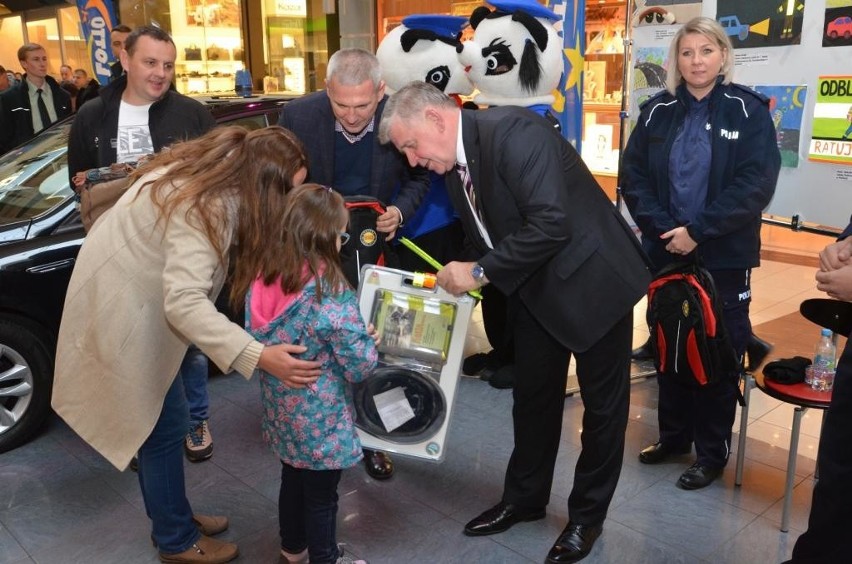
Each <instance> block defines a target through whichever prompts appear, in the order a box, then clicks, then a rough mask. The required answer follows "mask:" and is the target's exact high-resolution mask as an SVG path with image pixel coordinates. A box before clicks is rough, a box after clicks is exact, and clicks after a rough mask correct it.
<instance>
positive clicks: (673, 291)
mask: <svg viewBox="0 0 852 564" xmlns="http://www.w3.org/2000/svg"><path fill="white" fill-rule="evenodd" d="M646 315H647V321H648V330H649V331H650V334H651V348H652V350H653V353H654V367H655V368H656V369H657V372H658V373H659V374H660V376H661V377H663V378H670V379H672V380H674V381H677V382H679V383H680V384H682V385H687V386H697V387H700V386H706V385H708V384H713V383H715V382H718V381H719V380H720V379H722V377H724V376H725V375H726V374H730V373H731V372H737V371H739V369H740V363H739V361H738V360H737V355H736V351H735V350H734V347H733V345H732V344H731V341H730V338H729V337H728V333H727V330H726V329H725V324H724V323H723V321H722V304H721V303H720V300H719V298H718V296H717V294H716V286H715V284H714V283H713V276H712V275H711V274H710V272H708V271H707V269H705V268H704V267H702V266H699V265H698V264H695V263H688V262H676V263H673V264H670V265H669V266H667V267H665V268H663V269H662V270H661V271H660V272H659V273H658V274H657V275H656V276H655V277H654V279H653V280H652V281H651V284H650V285H649V287H648V308H647V314H646Z"/></svg>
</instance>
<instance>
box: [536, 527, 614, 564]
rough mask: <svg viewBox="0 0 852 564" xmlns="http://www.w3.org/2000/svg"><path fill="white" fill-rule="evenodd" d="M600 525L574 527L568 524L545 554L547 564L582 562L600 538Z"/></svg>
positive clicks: (601, 529) (601, 528)
mask: <svg viewBox="0 0 852 564" xmlns="http://www.w3.org/2000/svg"><path fill="white" fill-rule="evenodd" d="M602 531H603V527H602V526H601V525H594V526H593V525H575V524H573V523H568V525H567V526H566V527H565V530H564V531H562V534H561V535H559V538H558V539H556V542H555V543H554V545H553V548H551V549H550V552H548V553H547V562H548V564H565V563H566V562H577V561H578V560H582V559H583V558H585V557H586V556H588V555H589V553H590V552H591V551H592V547H593V546H594V545H595V541H596V540H597V539H598V537H599V536H601V532H602Z"/></svg>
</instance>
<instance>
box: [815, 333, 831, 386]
mask: <svg viewBox="0 0 852 564" xmlns="http://www.w3.org/2000/svg"><path fill="white" fill-rule="evenodd" d="M831 337H832V334H831V329H823V330H822V332H821V333H820V337H819V342H817V346H816V350H815V351H814V367H813V380H812V381H811V388H813V389H814V390H818V391H820V392H828V391H830V390H831V388H832V387H833V386H834V369H835V362H836V357H837V348H836V347H835V345H834V340H833V339H832V338H831Z"/></svg>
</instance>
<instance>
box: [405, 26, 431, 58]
mask: <svg viewBox="0 0 852 564" xmlns="http://www.w3.org/2000/svg"><path fill="white" fill-rule="evenodd" d="M437 38H438V35H437V34H436V33H435V32H434V31H429V30H426V29H406V30H405V31H403V32H402V35H401V36H400V38H399V44H400V45H401V46H402V50H403V51H405V52H406V53H408V52H409V51H411V48H412V47H414V45H415V43H417V42H418V41H420V40H421V39H423V40H424V41H435V40H436V39H437Z"/></svg>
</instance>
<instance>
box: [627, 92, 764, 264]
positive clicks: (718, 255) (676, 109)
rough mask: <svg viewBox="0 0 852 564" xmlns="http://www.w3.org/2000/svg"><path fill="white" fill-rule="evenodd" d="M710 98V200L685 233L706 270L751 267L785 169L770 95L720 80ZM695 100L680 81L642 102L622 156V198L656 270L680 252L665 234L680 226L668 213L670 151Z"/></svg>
mask: <svg viewBox="0 0 852 564" xmlns="http://www.w3.org/2000/svg"><path fill="white" fill-rule="evenodd" d="M709 96H710V123H709V127H710V129H711V132H712V133H711V135H712V137H711V138H712V141H711V147H712V159H711V164H710V176H709V180H708V187H707V200H706V202H705V203H704V206H703V209H702V210H701V211H700V212H699V213H698V215H697V216H696V217H695V219H694V220H693V221H692V222H691V223H690V224H688V225H687V231H688V232H689V235H690V237H692V239H693V240H694V241H695V242H696V243H698V248H697V251H698V253H699V256H700V257H701V260H702V261H703V263H704V265H705V266H706V267H707V268H708V269H710V270H724V269H747V268H752V267H755V266H758V265H759V264H760V215H761V212H762V210H763V209H764V208H765V207H766V206H767V205H768V204H769V201H770V200H771V199H772V195H773V194H774V193H775V184H776V182H777V180H778V172H779V170H780V168H781V154H780V152H779V150H778V144H777V137H776V132H775V127H774V125H773V123H772V118H771V116H770V114H769V101H768V99H767V98H766V97H765V96H763V95H761V94H759V93H757V92H754V91H753V90H751V89H749V88H746V87H745V86H740V85H738V84H722V83H721V79H720V80H719V82H718V83H717V84H716V86H715V88H714V89H713V91H712V92H711V93H710V94H709ZM692 100H693V98H692V96H691V95H690V94H689V93H688V92H687V90H686V87H685V86H684V85H683V84H681V86H679V87H678V89H677V92H676V95H675V96H673V95H672V94H670V93H669V92H668V91H663V92H661V93H659V94H657V95H656V96H654V97H652V98H651V99H650V100H648V101H647V102H646V103H644V104H643V105H642V106H641V111H640V114H639V121H638V122H637V124H636V127H635V129H634V130H633V133H632V134H631V135H630V139H629V140H628V142H627V148H626V149H625V152H624V155H623V160H622V165H621V173H622V189H623V194H624V201H625V203H626V204H627V207H628V209H629V210H630V214H631V215H632V216H633V219H634V220H635V221H636V224H637V225H638V227H639V229H640V230H641V231H642V245H643V247H644V249H645V251H646V252H647V253H648V255H649V256H650V257H651V261H652V262H653V264H654V267H655V268H657V269H659V268H661V267H663V266H665V265H666V264H668V263H670V262H672V260H673V259H675V258H676V257H674V255H671V254H670V253H668V252H667V251H666V250H665V245H666V241H663V240H661V239H660V235H661V234H663V233H665V232H666V231H669V230H671V229H674V228H675V227H678V226H679V224H678V222H677V221H676V220H675V219H674V218H673V217H672V214H671V213H670V212H669V193H670V185H669V155H670V153H671V148H672V144H673V143H674V140H675V137H676V135H677V133H678V131H679V129H680V128H681V126H682V125H683V122H684V118H685V117H686V115H687V110H688V108H689V104H690V103H691V101H692Z"/></svg>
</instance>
